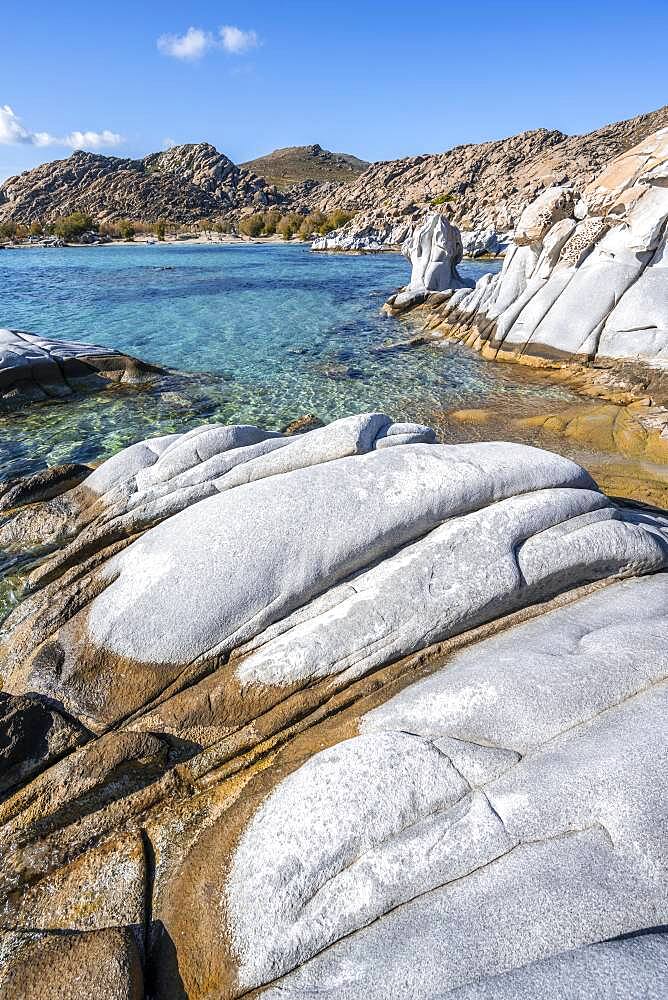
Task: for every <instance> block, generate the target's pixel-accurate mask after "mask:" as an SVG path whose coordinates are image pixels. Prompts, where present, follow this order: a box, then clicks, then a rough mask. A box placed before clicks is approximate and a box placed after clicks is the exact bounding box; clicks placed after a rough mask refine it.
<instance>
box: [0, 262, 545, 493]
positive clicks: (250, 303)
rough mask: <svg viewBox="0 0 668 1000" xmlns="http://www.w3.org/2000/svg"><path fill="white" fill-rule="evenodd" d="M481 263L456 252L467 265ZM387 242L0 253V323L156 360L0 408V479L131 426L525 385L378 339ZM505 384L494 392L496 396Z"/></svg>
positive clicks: (105, 449)
mask: <svg viewBox="0 0 668 1000" xmlns="http://www.w3.org/2000/svg"><path fill="white" fill-rule="evenodd" d="M499 266H500V265H499V264H498V263H496V262H492V263H489V262H485V263H477V262H469V263H464V264H463V265H461V271H462V272H463V273H464V274H467V275H469V276H472V277H474V278H477V277H479V276H480V275H481V274H483V273H484V272H485V271H488V270H496V269H498V267H499ZM409 270H410V269H409V265H408V263H407V261H406V260H404V258H403V257H401V256H399V255H398V254H382V255H377V256H348V255H345V256H344V255H335V254H319V253H312V252H311V251H310V250H309V248H308V246H307V245H303V244H301V245H295V244H286V245H285V246H283V245H280V244H277V245H274V244H264V245H247V244H241V245H224V244H223V245H189V246H188V245H159V244H158V245H154V246H108V247H82V248H80V249H59V250H41V249H30V250H5V251H2V252H0V326H6V327H14V328H16V329H21V330H28V331H32V332H37V333H40V334H42V335H44V336H47V337H62V338H65V339H76V340H83V341H88V342H90V343H95V344H102V345H108V346H110V347H115V348H118V349H119V350H121V351H124V352H126V353H128V354H132V355H135V356H137V357H139V358H141V359H143V360H145V361H151V362H156V363H158V364H160V365H162V366H166V367H168V368H169V369H171V370H172V372H173V374H170V375H169V376H167V377H166V378H164V379H161V380H160V381H159V382H158V383H156V385H155V386H153V387H152V388H151V389H150V390H149V391H146V390H137V389H133V388H114V389H111V390H109V391H105V392H102V393H96V394H90V395H84V396H79V397H78V398H77V399H76V400H69V401H67V402H50V403H46V404H32V405H31V406H28V407H25V408H24V409H22V410H19V411H17V412H16V413H13V414H5V415H2V416H1V417H0V479H5V478H7V477H8V476H14V475H19V474H23V473H25V472H28V471H32V470H34V469H37V468H40V467H43V466H44V465H47V464H48V465H53V464H57V463H60V462H66V461H83V462H93V461H99V460H100V459H101V458H103V457H106V456H108V455H110V454H112V453H113V452H115V451H117V450H118V449H119V448H121V447H123V446H124V445H126V444H128V443H131V442H132V441H136V440H138V439H139V438H142V437H146V436H150V435H155V434H160V433H165V432H169V431H175V430H185V429H188V428H189V427H192V426H194V425H196V424H198V423H202V422H205V421H210V420H220V421H224V422H231V421H243V422H253V423H259V424H262V425H265V426H268V427H281V426H283V425H285V424H286V423H288V422H289V421H291V420H293V419H294V418H296V417H299V416H301V415H303V414H306V413H312V414H315V415H316V416H318V417H320V418H321V419H322V420H324V421H327V420H331V419H334V418H336V417H340V416H344V415H346V414H350V413H355V412H361V411H364V410H371V409H382V410H385V411H387V412H389V413H390V414H392V415H393V416H395V417H397V418H400V419H401V418H404V419H406V418H412V419H415V418H419V419H423V420H429V418H430V414H432V413H433V411H434V410H441V409H444V408H453V407H460V406H483V405H489V400H490V399H491V398H496V397H498V396H501V397H502V398H503V397H504V395H507V394H510V393H512V394H513V398H516V395H517V393H518V392H519V393H520V394H521V393H527V394H532V393H536V392H537V391H540V392H541V394H542V395H543V396H544V395H545V393H546V392H547V393H554V395H555V398H556V397H559V396H560V390H558V389H554V390H552V389H549V388H546V387H545V386H544V385H543V386H541V387H540V389H537V388H536V387H535V386H534V385H533V384H531V383H528V384H526V385H524V384H522V383H518V381H517V378H518V376H517V373H516V371H512V370H509V369H507V368H505V367H504V366H500V365H491V364H488V363H485V362H483V361H481V359H480V358H479V357H478V356H477V355H475V354H474V353H472V352H471V351H469V350H467V349H466V348H464V347H461V346H459V345H448V344H445V343H443V344H441V345H439V346H437V347H434V346H430V347H422V348H414V349H411V350H409V351H406V350H390V351H387V350H383V348H384V347H385V346H386V345H387V344H388V343H392V342H396V341H397V340H400V339H402V338H405V337H406V335H407V330H406V328H405V326H404V325H403V324H402V323H401V322H399V321H398V320H394V319H390V318H388V317H386V316H383V315H382V314H381V307H382V304H383V302H384V300H385V299H386V298H387V296H388V295H389V294H390V293H391V292H392V291H393V290H394V289H395V288H396V287H397V286H399V285H402V284H405V283H406V281H407V279H408V277H409ZM508 399H510V396H508Z"/></svg>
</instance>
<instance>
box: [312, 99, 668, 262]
mask: <svg viewBox="0 0 668 1000" xmlns="http://www.w3.org/2000/svg"><path fill="white" fill-rule="evenodd" d="M666 125H668V106H666V107H664V108H660V109H659V110H658V111H654V112H652V113H651V114H647V115H640V116H638V117H637V118H631V119H629V120H628V121H622V122H616V123H615V124H612V125H606V126H604V127H603V128H600V129H597V130H596V131H595V132H591V133H589V134H587V135H579V136H567V135H564V134H563V133H562V132H557V131H554V130H551V131H550V130H547V129H537V130H535V131H531V132H522V133H521V134H520V135H515V136H511V137H509V138H507V139H500V140H495V141H493V142H484V143H477V144H471V145H466V146H456V147H454V149H450V150H448V151H447V152H445V153H434V154H431V155H428V156H411V157H406V158H405V159H401V160H388V161H385V162H382V163H374V164H372V165H371V166H370V167H369V168H368V169H367V170H366V171H365V172H364V173H363V174H361V175H360V177H359V178H358V179H357V180H356V181H355V183H354V184H352V185H349V186H348V187H346V188H342V189H341V190H340V191H325V192H324V193H323V197H322V198H321V199H320V200H319V201H318V202H317V207H318V208H319V209H321V210H322V211H331V210H332V209H334V208H344V209H346V210H347V211H351V212H355V213H356V216H355V218H354V219H353V220H352V222H350V223H348V224H347V226H345V227H343V228H342V229H341V230H340V231H339V232H337V233H334V234H332V235H331V236H330V237H329V239H330V240H337V238H339V237H340V239H341V241H342V242H341V244H340V245H339V246H337V247H336V249H342V250H345V249H347V248H348V247H347V246H346V245H345V244H346V243H354V241H355V240H356V239H357V238H363V239H366V240H368V241H369V242H373V243H377V244H380V245H381V246H382V247H383V249H386V248H387V245H391V243H392V236H391V234H392V233H394V232H397V231H399V230H400V229H401V227H403V230H404V235H403V236H401V238H400V239H398V240H396V244H400V243H402V242H403V240H404V239H405V238H406V230H408V229H410V228H412V227H413V226H414V225H417V224H419V223H420V222H421V220H422V219H423V218H424V216H425V214H426V213H427V212H429V211H432V210H433V208H434V207H438V206H439V204H440V205H443V206H444V207H445V208H447V211H448V214H449V216H450V219H451V221H452V222H453V223H454V224H455V225H457V226H458V228H459V229H461V230H462V231H463V232H471V231H478V232H481V231H485V230H488V231H489V230H491V231H492V233H493V234H494V235H495V236H496V237H497V240H498V242H501V243H502V242H503V238H502V237H503V235H504V234H507V233H508V232H510V231H512V230H513V229H514V228H515V227H516V225H517V222H518V220H519V218H520V215H521V214H522V212H523V211H524V209H525V208H526V207H527V205H529V204H530V203H531V202H532V201H534V200H535V198H536V197H537V196H538V195H539V194H540V193H541V192H542V191H543V190H545V189H546V188H549V187H553V186H555V185H565V184H568V185H570V186H571V187H573V188H574V189H575V190H576V191H582V190H583V189H584V188H585V187H586V186H587V184H588V183H589V182H590V181H591V180H592V179H593V178H594V177H595V176H596V175H597V174H598V173H599V172H600V171H601V170H602V169H603V168H604V167H605V166H606V164H607V163H609V162H610V160H612V159H614V158H615V157H616V156H618V155H619V154H620V153H623V152H625V151H626V150H627V149H630V148H631V147H632V146H634V145H635V144H636V143H638V142H639V141H640V140H642V139H644V138H646V137H647V136H649V135H651V134H652V133H653V132H655V131H656V130H657V129H659V128H661V127H663V126H666ZM330 248H331V247H330ZM355 249H358V247H355ZM492 252H493V253H496V252H497V251H496V250H494V251H492Z"/></svg>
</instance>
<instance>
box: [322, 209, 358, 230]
mask: <svg viewBox="0 0 668 1000" xmlns="http://www.w3.org/2000/svg"><path fill="white" fill-rule="evenodd" d="M352 217H353V213H352V212H344V210H343V209H342V208H335V209H334V211H333V212H330V213H329V216H328V218H327V222H328V223H331V226H332V229H339V228H340V227H341V226H345V224H346V222H350V220H351V219H352ZM330 232H331V230H330ZM323 235H324V233H323Z"/></svg>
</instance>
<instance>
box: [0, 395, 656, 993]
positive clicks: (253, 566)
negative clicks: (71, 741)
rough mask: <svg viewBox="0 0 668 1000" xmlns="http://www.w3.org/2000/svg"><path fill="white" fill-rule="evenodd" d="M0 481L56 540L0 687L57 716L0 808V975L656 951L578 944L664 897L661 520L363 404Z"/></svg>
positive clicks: (364, 973)
mask: <svg viewBox="0 0 668 1000" xmlns="http://www.w3.org/2000/svg"><path fill="white" fill-rule="evenodd" d="M28 509H29V510H30V512H31V519H30V522H29V523H30V532H31V533H30V542H31V544H32V541H33V539H34V537H35V536H37V537H38V538H39V535H40V530H41V531H42V536H41V541H42V543H43V544H48V543H53V541H54V539H57V540H58V542H59V547H58V549H57V550H56V551H54V552H53V553H52V554H51V555H50V556H48V557H46V558H45V559H44V560H43V561H42V562H41V564H40V565H38V566H37V567H36V568H33V569H32V571H31V572H30V574H29V576H28V577H27V579H26V594H25V596H24V599H23V601H22V602H21V603H20V604H19V605H18V607H17V608H16V609H15V610H14V611H13V612H12V614H11V615H10V616H9V618H8V619H7V621H6V622H5V624H4V627H3V629H2V633H1V634H0V643H1V647H0V663H1V664H2V666H1V667H0V672H1V676H2V682H3V689H4V692H5V694H4V697H5V698H7V699H10V701H9V704H10V705H12V704H16V705H22V704H24V703H25V704H27V705H28V707H30V706H32V705H34V704H35V703H38V705H39V706H40V707H39V711H41V712H44V711H45V710H46V706H48V707H49V711H51V712H52V714H53V715H54V716H55V715H58V716H59V717H62V718H66V719H67V720H69V721H70V722H71V724H72V726H74V727H77V726H79V727H81V732H82V733H83V734H84V736H85V740H86V742H84V743H82V745H78V746H76V747H65V749H63V750H62V752H60V755H59V759H55V758H53V759H47V758H45V759H44V761H43V765H42V764H40V768H41V773H40V774H35V771H34V770H33V771H32V772H31V773H32V775H34V776H32V780H28V779H30V777H31V774H30V773H28V772H25V773H24V775H23V776H22V778H21V781H23V782H24V786H23V787H18V783H17V785H16V786H15V787H14V786H13V787H12V788H11V789H10V794H9V795H8V797H7V800H6V801H5V802H4V803H0V859H1V860H0V935H2V934H3V933H4V935H5V938H4V942H3V940H2V937H1V936H0V982H3V980H2V976H3V975H4V976H5V981H7V982H9V983H12V984H14V983H23V982H24V981H28V980H27V979H26V978H25V977H28V976H30V975H32V973H31V972H30V970H31V968H32V967H33V964H32V963H34V962H37V964H38V966H39V968H40V969H41V968H42V967H43V964H40V963H43V961H44V962H45V961H47V960H49V959H50V960H51V961H52V962H53V966H54V968H53V972H52V973H50V974H49V975H50V977H51V978H50V980H49V981H50V982H52V983H53V984H59V983H60V982H61V981H62V977H63V976H64V975H70V972H69V971H68V970H69V969H70V965H71V963H70V960H71V959H72V960H74V956H75V955H76V954H78V953H79V949H81V954H82V955H84V954H85V955H88V954H89V949H90V954H91V955H93V954H95V955H98V954H99V955H100V958H99V962H98V968H99V970H100V974H102V970H107V969H108V970H109V972H108V973H105V974H108V976H109V984H110V985H109V995H110V996H117V995H118V996H124V997H125V996H128V997H135V996H136V997H139V996H141V995H142V990H143V989H144V987H143V986H142V973H141V968H140V967H139V966H141V965H143V967H144V970H145V973H146V983H147V985H146V987H145V988H146V991H147V992H146V995H147V996H148V995H149V994H150V996H151V997H152V998H154V1000H173V998H175V997H182V996H184V995H185V996H188V997H190V998H191V1000H204V998H211V997H214V996H215V997H221V998H224V997H227V998H235V997H241V996H244V995H247V994H248V993H249V991H252V990H259V991H261V993H262V994H263V995H264V994H266V995H268V996H275V997H278V996H287V997H295V998H297V997H299V996H304V995H313V996H322V997H332V998H334V997H337V998H346V997H350V998H351V1000H353V998H358V997H360V996H362V995H364V996H366V995H368V996H369V997H377V998H379V1000H381V998H383V1000H384V998H386V997H388V996H392V997H395V996H397V997H399V996H407V997H408V996H410V997H414V996H415V997H417V996H419V997H425V998H430V997H431V998H433V1000H436V998H437V997H439V998H442V997H449V996H452V997H453V998H455V997H462V998H464V997H469V996H470V997H471V998H474V997H475V998H476V1000H477V998H478V997H483V996H487V995H491V994H490V993H489V991H490V990H491V991H495V992H494V995H499V996H505V995H508V996H511V995H520V996H522V995H526V996H527V997H529V996H535V995H537V994H536V992H535V991H536V990H538V991H539V990H540V989H541V988H542V986H543V984H547V985H546V986H545V989H548V988H552V984H554V983H558V984H559V989H560V990H561V992H562V993H563V994H564V995H568V996H571V995H572V996H578V995H579V994H578V992H577V990H578V989H580V986H581V984H582V983H586V984H590V983H591V984H596V983H600V982H601V981H604V983H605V986H606V988H607V986H609V985H610V984H614V986H615V988H616V989H617V992H618V995H619V996H623V997H624V996H627V995H628V996H631V995H632V994H631V993H628V990H627V992H624V990H625V989H627V986H628V982H629V977H632V976H633V975H634V970H636V969H638V968H639V966H640V963H641V962H642V961H644V962H646V963H647V965H646V970H651V969H654V968H658V967H659V966H660V963H661V962H662V961H663V957H664V955H665V947H664V946H665V941H664V939H663V938H662V936H661V935H660V934H659V933H657V934H648V935H645V936H643V937H634V938H632V939H628V940H627V939H626V938H624V939H623V940H622V941H616V940H614V939H616V938H618V937H619V936H620V935H628V934H635V933H636V932H638V931H641V930H645V929H651V928H654V927H657V926H658V925H661V924H664V923H665V920H666V900H665V892H664V890H663V888H662V884H663V880H662V873H661V866H662V862H663V860H665V857H664V848H663V844H662V839H661V809H662V803H663V800H664V798H665V793H666V773H665V768H662V767H661V759H660V751H661V746H662V738H663V727H664V726H665V721H664V715H665V709H666V698H665V680H666V658H665V655H664V651H665V647H666V643H667V642H668V516H663V515H661V514H660V513H658V512H651V511H649V510H644V511H641V510H638V509H631V508H630V507H628V506H624V505H621V504H618V503H615V502H614V501H612V500H610V499H609V498H608V497H606V496H605V495H604V494H602V493H601V492H600V491H599V490H598V488H597V487H596V484H595V483H594V482H593V481H592V479H591V478H590V476H589V475H588V474H587V473H586V472H585V471H584V470H583V469H581V468H580V467H579V466H578V465H576V464H575V463H574V462H571V461H569V460H567V459H565V458H562V457H559V456H557V455H553V454H551V453H549V452H546V451H542V450H540V449H537V448H531V447H528V446H525V445H515V444H506V443H502V442H492V443H477V444H469V445H441V444H437V443H435V438H434V435H433V432H431V431H430V429H429V428H427V427H423V426H421V425H418V424H410V423H393V422H392V420H391V419H390V418H389V417H388V416H386V415H385V414H382V413H370V414H362V415H359V416H355V417H349V418H346V419H343V420H339V421H336V422H334V423H333V424H330V425H328V426H326V427H322V428H317V429H313V430H307V431H306V432H304V433H301V434H296V435H284V434H277V433H275V432H267V431H263V430H261V429H260V428H257V427H252V426H247V425H235V426H224V425H219V424H209V425H204V426H202V427H199V428H196V429H194V430H192V431H189V432H187V433H184V434H174V435H167V436H165V437H162V438H155V439H149V440H147V441H143V442H138V443H137V444H135V445H133V446H132V447H130V448H127V449H125V450H124V451H122V452H119V453H118V454H117V455H116V456H114V457H113V458H111V459H109V460H108V461H107V462H105V463H103V464H102V465H101V466H99V468H97V469H96V470H95V471H94V472H93V473H91V474H90V475H89V476H88V477H87V478H86V479H85V480H84V481H83V483H81V484H80V485H78V486H76V487H74V488H73V489H72V490H70V491H69V492H67V493H65V494H63V495H62V496H59V497H55V498H53V499H50V500H44V501H42V502H38V503H34V504H31V505H30V507H29V508H25V510H28ZM22 510H23V509H22V508H18V509H16V510H14V511H13V512H10V513H9V514H8V515H7V517H6V518H5V522H4V524H3V526H2V530H3V531H5V532H7V533H9V534H11V535H12V537H13V538H14V540H15V542H16V543H18V542H20V539H21V537H22V531H23V525H24V521H23V520H22V518H23V513H22ZM65 510H66V511H67V516H66V517H65V516H61V519H60V521H58V516H59V512H60V515H62V512H63V511H65ZM54 525H58V527H54ZM26 781H27V782H28V783H27V784H26V783H25V782H26ZM56 933H57V935H58V940H59V941H60V943H54V942H55V941H56V937H55V935H56ZM33 934H34V935H35V937H34V938H30V940H28V937H27V936H28V935H33ZM104 935H109V937H108V939H107V938H104ZM5 942H6V943H5ZM105 942H106V943H105ZM633 942H635V943H633ZM3 948H4V950H3ZM26 949H27V950H26ZM135 949H136V950H135ZM26 956H27V957H26ZM41 956H47V957H45V958H44V960H43V958H42V957H41ZM86 961H88V959H86ZM83 965H84V962H83V960H82V967H83ZM17 970H18V971H17ZM638 975H640V974H639V973H638ZM643 975H644V976H645V979H648V977H649V972H648V971H646V972H644V973H643ZM12 977H13V978H12ZM59 977H60V978H59ZM645 979H642V981H643V982H644V981H645ZM639 981H640V980H639ZM95 982H96V981H95ZM149 984H150V985H149ZM54 988H55V986H54ZM91 988H92V987H91ZM532 989H533V990H534V993H533V994H532V993H531V990H532ZM593 989H594V986H592V990H593ZM513 990H516V991H517V990H519V991H520V992H519V993H516V994H513V992H512V991H513ZM522 990H523V991H524V993H522V992H521V991H522ZM481 991H482V992H481ZM485 991H487V992H485ZM504 991H505V992H504ZM46 995H48V994H46ZM73 995H75V996H78V995H79V994H77V993H76V992H74V993H73ZM583 995H586V994H583ZM590 995H592V996H593V995H596V994H595V992H591V991H590Z"/></svg>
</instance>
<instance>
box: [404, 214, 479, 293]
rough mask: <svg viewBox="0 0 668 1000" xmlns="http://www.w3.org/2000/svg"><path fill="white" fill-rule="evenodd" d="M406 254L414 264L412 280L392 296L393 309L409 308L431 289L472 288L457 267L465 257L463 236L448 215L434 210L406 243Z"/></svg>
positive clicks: (435, 290)
mask: <svg viewBox="0 0 668 1000" xmlns="http://www.w3.org/2000/svg"><path fill="white" fill-rule="evenodd" d="M403 253H404V256H405V257H407V258H408V259H409V260H410V262H411V264H412V271H411V280H410V283H409V284H408V285H407V286H406V288H404V289H403V290H402V291H400V292H399V293H398V294H397V295H394V296H393V297H392V298H391V299H390V300H389V306H391V308H392V310H393V312H394V313H397V312H401V311H403V310H406V309H410V308H412V307H413V306H415V305H418V304H419V303H421V302H424V301H425V299H426V298H427V296H428V295H429V294H430V293H432V292H446V291H455V290H456V289H460V288H472V287H473V285H474V282H473V281H467V280H465V279H464V278H462V277H461V275H460V274H459V272H458V271H457V265H458V264H459V263H461V260H462V254H463V251H462V239H461V235H460V233H459V230H458V229H456V228H455V226H451V225H450V223H449V222H448V220H447V219H446V218H445V216H443V215H440V214H439V213H438V212H434V213H433V214H432V215H429V216H427V218H426V220H425V221H424V222H423V223H422V225H421V226H418V227H417V228H416V229H415V230H414V231H413V235H412V236H411V237H410V239H408V240H406V243H405V244H404V247H403Z"/></svg>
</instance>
